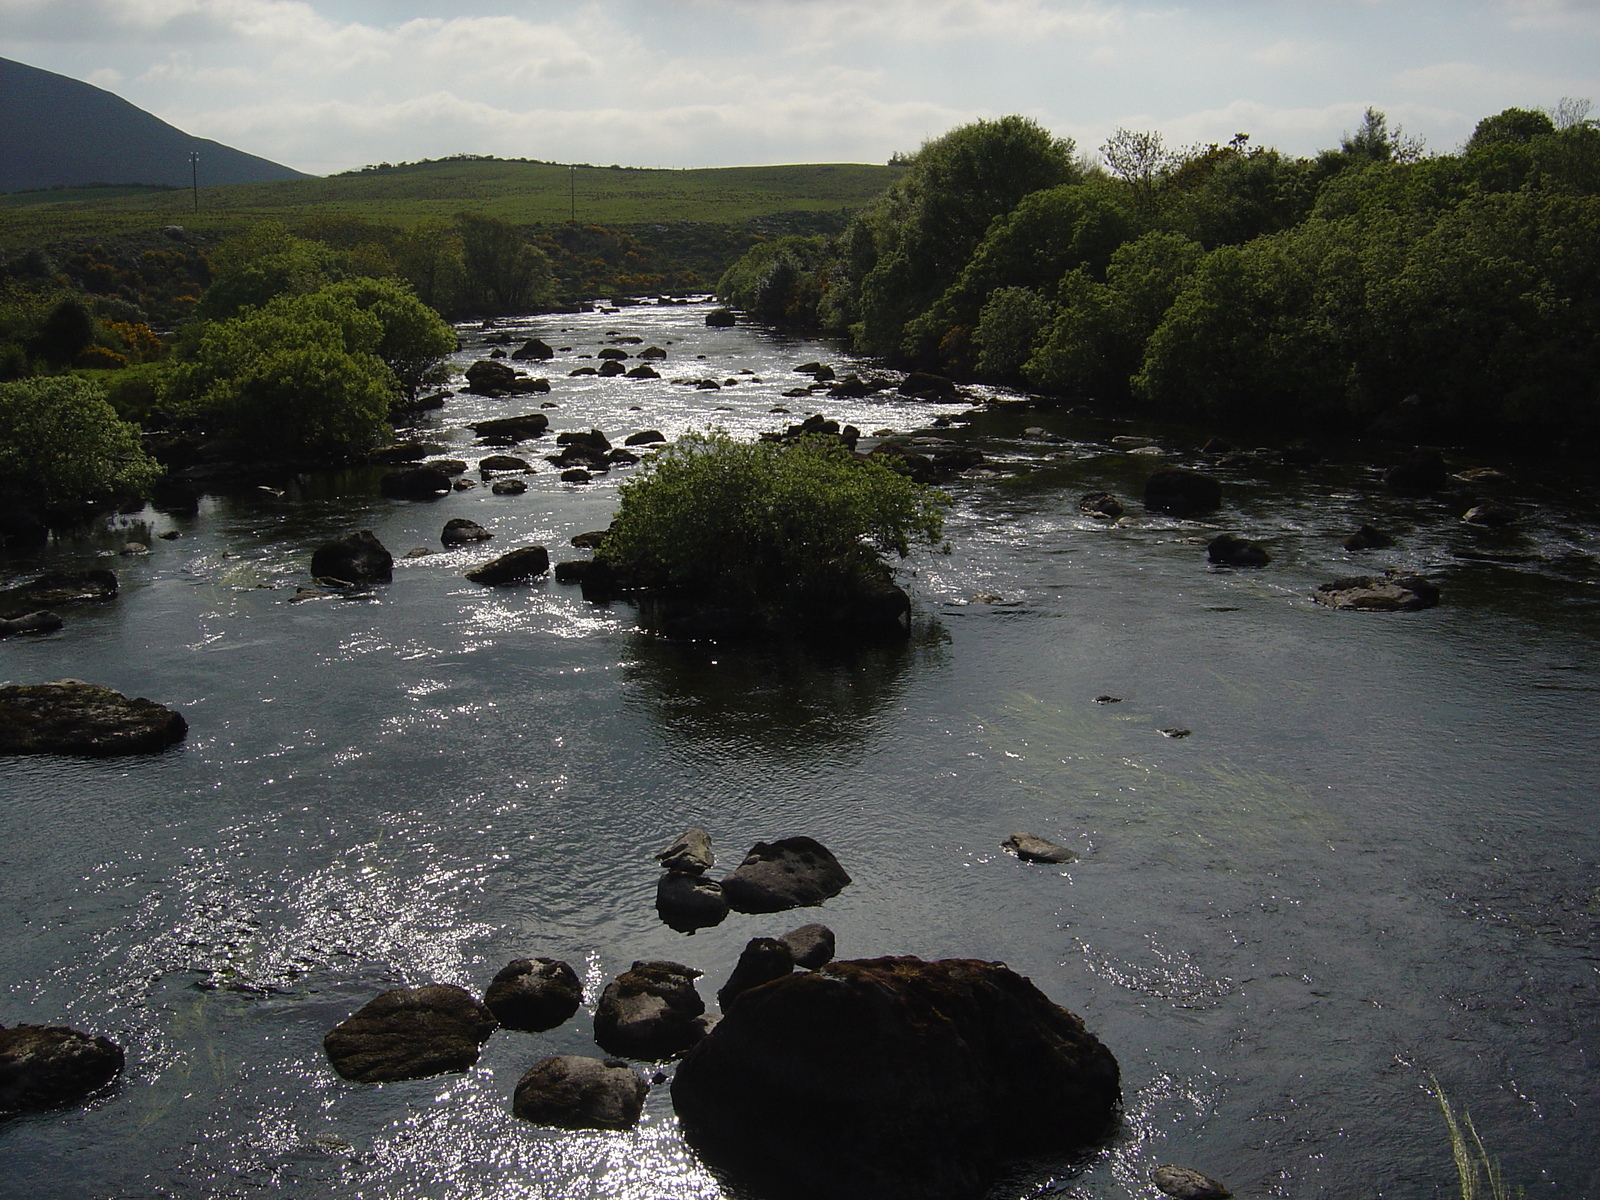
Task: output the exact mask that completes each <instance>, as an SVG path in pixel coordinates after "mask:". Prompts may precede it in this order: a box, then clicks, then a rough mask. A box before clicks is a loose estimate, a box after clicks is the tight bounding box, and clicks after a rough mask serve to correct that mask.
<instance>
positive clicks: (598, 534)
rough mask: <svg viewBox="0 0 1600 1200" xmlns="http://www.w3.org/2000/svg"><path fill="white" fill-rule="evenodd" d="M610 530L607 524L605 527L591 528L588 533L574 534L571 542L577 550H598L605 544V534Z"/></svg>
mask: <svg viewBox="0 0 1600 1200" xmlns="http://www.w3.org/2000/svg"><path fill="white" fill-rule="evenodd" d="M610 532H611V529H610V527H609V526H608V527H607V528H605V529H591V530H590V531H589V532H588V533H578V534H574V535H573V537H572V544H573V545H574V546H576V547H577V548H578V549H579V550H598V549H600V547H601V546H603V545H605V542H606V535H607V534H608V533H610Z"/></svg>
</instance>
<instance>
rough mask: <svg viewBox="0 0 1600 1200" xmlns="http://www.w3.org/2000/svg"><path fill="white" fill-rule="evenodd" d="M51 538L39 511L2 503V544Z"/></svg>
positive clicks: (16, 545) (15, 545) (26, 543)
mask: <svg viewBox="0 0 1600 1200" xmlns="http://www.w3.org/2000/svg"><path fill="white" fill-rule="evenodd" d="M159 486H160V485H159V484H158V485H157V487H159ZM198 504H199V500H198V498H196V505H197V506H198ZM158 507H159V505H158ZM49 540H50V527H49V526H48V525H46V524H45V523H44V521H43V520H42V519H40V517H39V514H38V513H36V512H34V511H33V510H32V509H31V508H25V507H23V506H22V505H20V504H0V546H10V547H12V548H19V547H22V546H42V545H44V544H45V543H46V542H48V541H49Z"/></svg>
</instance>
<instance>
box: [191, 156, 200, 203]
mask: <svg viewBox="0 0 1600 1200" xmlns="http://www.w3.org/2000/svg"><path fill="white" fill-rule="evenodd" d="M189 187H190V189H191V190H192V191H193V192H194V210H195V212H199V211H200V151H198V150H191V151H189Z"/></svg>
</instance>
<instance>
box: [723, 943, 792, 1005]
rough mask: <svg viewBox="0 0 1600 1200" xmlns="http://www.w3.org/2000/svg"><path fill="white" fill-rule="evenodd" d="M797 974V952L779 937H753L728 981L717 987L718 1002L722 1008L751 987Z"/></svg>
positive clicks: (742, 952)
mask: <svg viewBox="0 0 1600 1200" xmlns="http://www.w3.org/2000/svg"><path fill="white" fill-rule="evenodd" d="M793 973H794V955H793V953H791V952H790V950H789V947H788V946H787V945H785V944H784V943H783V942H782V941H781V940H779V939H778V938H767V937H758V938H751V939H750V940H749V942H747V943H746V944H745V948H744V950H743V951H741V952H740V954H739V961H738V963H737V964H736V965H735V966H734V968H733V974H732V975H729V976H728V982H727V983H725V984H723V985H722V987H720V988H719V989H717V1003H718V1004H720V1005H721V1006H722V1011H723V1012H727V1011H728V1008H729V1006H730V1005H731V1004H732V1003H733V1002H734V1001H735V1000H737V999H738V998H739V997H740V996H741V995H743V994H744V993H745V992H748V991H749V990H750V989H751V988H758V987H760V986H761V985H762V984H763V983H771V982H772V981H773V980H774V979H782V978H783V977H784V976H786V975H792V974H793Z"/></svg>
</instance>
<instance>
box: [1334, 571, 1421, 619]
mask: <svg viewBox="0 0 1600 1200" xmlns="http://www.w3.org/2000/svg"><path fill="white" fill-rule="evenodd" d="M1311 598H1312V599H1313V600H1315V601H1316V602H1317V603H1318V604H1325V605H1327V606H1328V607H1329V608H1342V609H1351V610H1355V611H1359V612H1416V611H1417V610H1418V609H1423V608H1432V607H1433V606H1434V605H1435V604H1438V603H1439V589H1438V588H1436V587H1434V585H1433V584H1431V583H1429V582H1428V581H1427V580H1426V579H1424V578H1423V577H1422V576H1420V575H1399V574H1393V573H1391V574H1388V575H1383V576H1374V575H1355V576H1352V577H1350V578H1349V579H1335V580H1334V581H1333V582H1332V583H1325V584H1323V585H1322V586H1321V587H1319V588H1318V589H1317V590H1316V591H1315V592H1313V593H1312V595H1311Z"/></svg>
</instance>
